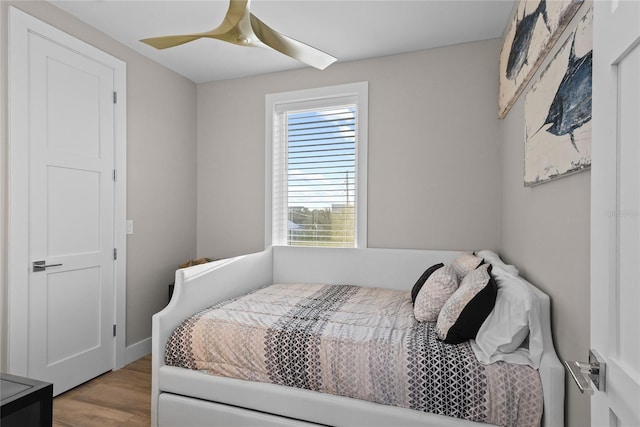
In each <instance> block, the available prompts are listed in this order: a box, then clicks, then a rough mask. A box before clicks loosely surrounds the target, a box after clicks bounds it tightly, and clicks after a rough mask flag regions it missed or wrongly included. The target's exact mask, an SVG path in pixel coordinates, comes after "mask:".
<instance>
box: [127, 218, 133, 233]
mask: <svg viewBox="0 0 640 427" xmlns="http://www.w3.org/2000/svg"><path fill="white" fill-rule="evenodd" d="M127 234H133V220H132V219H128V220H127Z"/></svg>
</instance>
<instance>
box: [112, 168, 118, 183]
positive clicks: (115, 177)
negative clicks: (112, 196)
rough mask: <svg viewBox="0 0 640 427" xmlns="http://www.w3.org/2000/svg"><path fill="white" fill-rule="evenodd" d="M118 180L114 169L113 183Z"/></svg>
mask: <svg viewBox="0 0 640 427" xmlns="http://www.w3.org/2000/svg"><path fill="white" fill-rule="evenodd" d="M117 180H118V171H117V170H116V169H114V170H113V181H114V182H115V181H117Z"/></svg>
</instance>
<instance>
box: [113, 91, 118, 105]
mask: <svg viewBox="0 0 640 427" xmlns="http://www.w3.org/2000/svg"><path fill="white" fill-rule="evenodd" d="M113 103H114V104H117V103H118V92H113Z"/></svg>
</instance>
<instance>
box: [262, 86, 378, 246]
mask: <svg viewBox="0 0 640 427" xmlns="http://www.w3.org/2000/svg"><path fill="white" fill-rule="evenodd" d="M348 96H355V97H356V98H357V106H358V123H357V135H358V143H357V147H356V153H357V154H356V156H357V157H356V158H357V160H356V161H357V171H358V180H357V191H356V199H357V202H356V224H357V225H356V227H357V229H356V247H358V248H366V247H367V216H368V215H367V165H368V157H367V156H368V148H367V147H368V137H369V135H368V129H369V122H368V117H369V82H357V83H347V84H342V85H336V86H327V87H320V88H313V89H303V90H296V91H290V92H280V93H273V94H267V95H266V96H265V237H264V242H265V248H268V247H270V246H272V245H273V236H272V228H273V222H272V220H273V203H272V202H273V194H272V185H273V136H274V127H273V117H274V113H275V112H276V111H277V110H278V108H279V107H280V106H281V105H282V104H291V103H294V102H296V103H297V102H308V101H314V102H319V101H321V100H323V99H330V98H337V97H348Z"/></svg>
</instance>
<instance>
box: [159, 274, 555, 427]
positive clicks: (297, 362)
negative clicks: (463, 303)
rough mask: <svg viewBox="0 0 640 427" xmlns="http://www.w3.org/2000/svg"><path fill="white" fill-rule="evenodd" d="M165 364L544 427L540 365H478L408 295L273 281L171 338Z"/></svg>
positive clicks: (224, 304) (453, 414) (195, 318)
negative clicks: (418, 314) (420, 317)
mask: <svg viewBox="0 0 640 427" xmlns="http://www.w3.org/2000/svg"><path fill="white" fill-rule="evenodd" d="M165 362H166V364H167V365H170V366H178V367H183V368H187V369H194V370H199V371H202V372H203V373H206V374H211V375H218V376H225V377H232V378H238V379H242V380H247V381H260V382H266V383H273V384H280V385H285V386H290V387H298V388H304V389H308V390H313V391H317V392H321V393H330V394H335V395H339V396H346V397H351V398H355V399H362V400H367V401H371V402H376V403H380V404H384V405H393V406H399V407H403V408H408V409H413V410H416V411H423V412H430V413H435V414H440V415H446V416H451V417H458V418H463V419H467V420H470V421H479V422H486V423H492V424H497V425H503V426H539V425H540V421H541V417H542V408H543V397H542V396H543V395H542V386H541V382H540V376H539V374H538V371H537V370H535V369H533V368H531V367H529V366H526V365H513V364H509V363H505V362H496V363H493V364H489V365H483V364H481V363H479V362H478V360H477V359H476V356H475V354H474V353H473V351H472V349H471V346H470V344H469V342H464V343H461V344H456V345H452V344H445V343H444V342H442V341H440V340H438V339H437V337H436V332H435V323H431V322H418V321H416V320H415V318H414V316H413V307H412V304H411V298H410V294H409V292H408V291H398V290H391V289H382V288H364V287H357V286H350V285H322V284H293V285H291V284H287V285H283V284H274V285H271V286H268V287H265V288H262V289H258V290H256V291H254V292H252V293H249V294H247V295H244V296H242V297H239V298H235V299H232V300H228V301H224V302H221V303H218V304H216V305H214V306H212V307H210V308H207V309H205V310H203V311H201V312H200V313H197V314H195V315H194V316H192V317H190V318H189V319H186V320H185V321H184V322H182V324H181V325H180V326H179V327H178V328H176V330H175V331H174V332H173V334H172V335H171V337H170V339H169V341H168V343H167V348H166V355H165Z"/></svg>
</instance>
